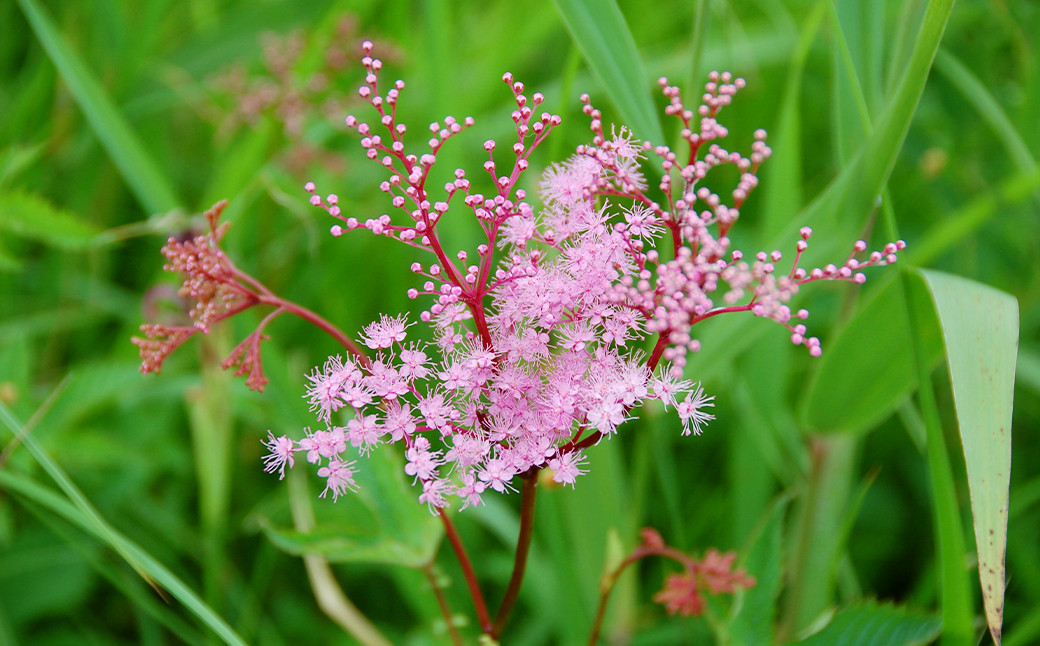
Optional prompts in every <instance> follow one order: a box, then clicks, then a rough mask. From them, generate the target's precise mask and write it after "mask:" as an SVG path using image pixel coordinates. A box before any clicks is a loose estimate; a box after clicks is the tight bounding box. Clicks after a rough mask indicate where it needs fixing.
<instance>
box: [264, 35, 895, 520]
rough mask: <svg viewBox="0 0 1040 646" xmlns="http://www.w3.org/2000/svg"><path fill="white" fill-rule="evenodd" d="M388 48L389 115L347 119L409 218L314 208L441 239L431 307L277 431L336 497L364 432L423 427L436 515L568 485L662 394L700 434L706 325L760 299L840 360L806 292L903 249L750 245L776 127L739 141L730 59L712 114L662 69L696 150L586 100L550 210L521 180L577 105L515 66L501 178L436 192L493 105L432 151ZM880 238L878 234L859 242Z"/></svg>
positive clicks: (280, 456)
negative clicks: (805, 259) (564, 114)
mask: <svg viewBox="0 0 1040 646" xmlns="http://www.w3.org/2000/svg"><path fill="white" fill-rule="evenodd" d="M371 49H372V47H371V43H366V44H365V46H364V50H365V58H364V59H363V64H364V66H365V68H366V71H367V76H366V81H365V85H364V86H363V87H362V88H361V90H360V95H361V97H362V98H363V99H364V100H366V101H367V102H368V103H370V104H371V105H372V106H373V108H374V109H375V110H376V112H377V113H378V114H379V126H378V127H374V126H370V125H369V124H368V123H364V122H362V121H359V120H358V119H357V118H355V117H353V116H351V117H348V118H347V120H346V122H347V125H348V126H350V127H352V128H356V129H357V131H358V132H359V134H360V135H361V136H362V140H361V145H362V147H363V148H364V149H365V150H366V153H367V156H368V157H369V158H370V159H372V160H374V161H375V162H377V163H379V164H380V165H381V166H383V167H384V169H385V171H386V173H387V179H386V180H385V181H384V182H383V183H382V184H381V189H382V190H383V191H384V192H385V193H387V194H388V195H389V196H390V197H391V203H392V204H393V206H394V209H395V213H396V215H395V216H394V217H391V216H390V215H389V214H384V215H382V216H380V217H378V218H370V219H364V220H362V219H359V218H355V217H352V216H349V215H346V214H344V213H342V212H341V210H340V206H339V205H338V198H337V196H336V195H331V194H330V195H326V196H324V197H323V196H322V195H320V194H318V193H317V189H316V187H315V186H314V185H313V184H312V183H308V185H307V190H308V191H309V192H310V193H311V195H312V197H311V203H312V204H314V205H315V206H320V207H322V208H324V209H326V210H327V211H328V213H329V214H330V215H331V216H333V217H335V218H337V219H338V220H339V221H340V223H339V224H337V225H335V226H334V227H333V228H332V234H333V235H336V236H339V235H342V234H343V233H345V232H347V231H351V230H355V229H367V230H369V231H371V232H372V233H374V234H377V235H382V236H386V237H390V238H395V239H397V240H399V241H401V242H404V243H405V244H407V245H410V246H412V247H414V248H417V249H419V250H421V251H422V252H425V253H429V254H432V255H433V258H432V259H431V260H429V261H427V262H425V263H423V262H415V263H413V264H412V266H411V270H412V272H414V273H415V274H416V275H417V276H420V277H421V281H422V284H421V285H419V286H417V287H416V288H413V289H411V290H409V296H410V297H411V298H413V299H418V298H422V299H426V302H428V303H429V305H428V307H427V308H426V309H424V310H423V311H421V312H420V313H418V315H417V316H416V317H415V318H417V319H418V321H416V320H413V318H412V317H410V316H408V315H402V316H393V317H392V316H385V315H384V316H383V317H381V318H380V320H378V321H376V322H373V323H372V324H371V325H369V326H368V327H366V328H365V330H364V334H363V335H362V337H361V339H360V340H361V342H362V343H363V344H364V345H365V346H367V347H368V348H369V349H370V350H371V351H372V352H371V353H361V352H353V353H351V354H349V355H348V356H346V357H345V358H344V357H341V356H336V357H331V358H330V359H329V360H328V361H326V362H325V363H324V365H322V366H320V367H318V368H315V369H314V371H313V372H312V373H311V374H310V376H309V380H310V386H309V388H308V391H307V395H306V396H307V398H308V399H309V401H310V403H311V408H312V410H313V411H314V412H315V413H316V414H317V416H318V418H319V420H320V421H321V422H322V423H323V424H324V425H325V426H326V428H325V429H323V430H316V431H309V430H308V431H307V433H306V436H305V437H304V438H303V439H301V440H299V441H298V442H293V441H292V440H290V439H288V438H287V437H285V436H282V437H275V436H274V435H273V434H272V435H270V436H269V438H268V442H267V445H268V448H269V450H270V451H271V454H270V455H269V456H268V458H267V469H268V470H269V471H279V472H284V468H285V466H286V465H290V466H291V465H292V463H293V457H294V454H295V453H297V452H301V451H302V452H304V453H305V454H306V459H307V460H308V461H309V462H311V463H315V464H318V465H319V467H320V468H319V475H322V476H324V477H326V479H327V480H326V481H327V486H326V489H325V492H324V493H323V495H325V493H328V492H331V493H332V494H333V497H337V496H339V495H341V494H343V493H345V492H346V491H348V490H351V489H354V488H355V487H356V484H355V482H354V478H353V474H354V469H355V465H354V463H353V462H352V461H351V460H350V459H349V458H348V452H347V446H348V445H350V446H351V447H353V448H354V449H356V450H357V452H360V453H361V454H365V453H367V452H368V451H370V450H372V449H373V448H374V447H376V446H378V445H380V444H387V443H394V442H401V443H403V444H404V447H405V457H406V459H407V465H406V467H405V470H406V472H407V474H408V475H409V476H411V477H413V478H414V481H415V483H416V484H417V485H419V486H421V488H422V493H421V494H420V500H421V501H422V502H425V503H427V504H428V505H429V506H430V507H431V510H433V511H436V510H437V509H440V508H443V507H446V506H448V505H449V504H450V501H451V500H452V499H461V506H462V507H466V506H469V505H474V504H478V503H479V502H480V501H481V496H482V494H484V493H485V492H486V491H487V490H488V489H492V490H494V491H497V492H507V491H510V490H513V489H515V487H516V485H515V484H514V478H517V477H518V476H520V477H530V476H531V475H533V474H534V473H535V472H537V471H538V470H541V469H545V468H548V469H550V470H551V471H552V472H553V479H554V480H556V481H557V482H560V483H566V484H573V483H574V482H575V479H576V478H577V477H578V476H579V475H581V474H582V473H584V471H585V470H584V468H583V464H584V457H583V450H584V449H585V448H587V447H588V446H590V445H592V444H594V443H596V442H598V441H599V440H600V439H602V438H603V437H604V436H611V435H613V434H614V433H616V432H617V430H618V427H619V426H620V425H621V424H622V423H623V422H625V421H626V420H628V419H631V418H632V417H633V416H634V414H635V410H636V409H637V408H638V407H639V406H641V405H643V404H644V403H646V402H647V401H648V400H653V399H656V400H659V401H661V402H662V403H663V404H664V406H665V408H666V409H674V410H675V411H676V414H677V416H678V418H679V420H680V422H681V423H682V426H683V433H684V434H691V433H693V434H699V433H700V432H701V430H702V428H703V425H704V424H705V423H707V422H708V421H710V420H711V419H713V416H712V415H711V414H710V413H709V412H707V409H709V408H710V407H712V406H713V399H714V398H713V397H712V396H707V395H705V393H704V391H703V389H702V388H701V387H700V385H699V384H695V383H694V382H692V381H690V380H686V379H684V378H683V371H684V367H685V365H686V360H687V356H688V355H689V354H690V353H692V352H696V351H697V350H698V348H699V343H698V341H697V339H696V338H694V336H693V334H692V327H693V325H695V324H696V323H698V322H700V321H702V320H704V319H706V318H709V317H712V316H715V315H717V314H720V313H725V312H737V311H750V312H752V313H753V314H755V315H758V316H763V317H767V318H771V319H773V320H775V321H777V322H779V323H780V324H782V325H784V326H786V327H787V328H788V330H789V331H790V334H791V339H792V341H793V342H794V343H796V344H800V345H805V346H806V347H807V348H808V349H809V351H810V353H811V354H813V355H818V354H819V352H820V346H819V341H818V340H817V339H815V338H814V337H807V336H806V329H805V326H804V324H802V323H797V324H792V323H791V321H792V319H805V318H806V317H807V312H805V311H804V310H802V311H799V312H796V313H792V311H791V310H790V308H789V306H788V302H789V301H790V299H791V297H792V296H793V295H794V294H795V293H796V292H797V291H798V289H799V287H800V286H801V285H803V284H805V283H808V282H813V281H817V280H848V281H853V282H862V281H863V279H864V277H863V274H862V273H860V272H859V269H861V268H862V267H865V266H869V265H878V264H887V263H891V262H894V261H895V254H896V252H897V251H898V250H899V249H901V248H902V246H903V245H902V243H901V242H900V243H893V244H890V245H888V246H887V247H886V248H885V249H884V250H883V251H880V252H875V253H874V254H871V255H870V256H869V258H867V259H866V260H864V261H859V260H857V259H856V258H855V257H854V256H850V257H849V258H848V259H847V260H846V261H845V262H844V264H843V265H842V266H840V267H838V266H830V265H829V266H827V267H823V268H819V269H813V270H811V271H806V270H803V269H801V268H799V267H798V261H799V259H800V258H801V255H802V252H804V251H805V249H806V248H807V245H808V239H809V237H810V235H811V232H810V231H809V230H808V229H803V230H802V235H801V237H802V239H801V240H799V241H798V243H797V247H796V249H797V253H796V255H795V259H794V263H793V266H792V267H791V269H790V270H789V271H788V272H787V273H780V274H778V272H777V268H776V263H778V262H779V261H780V260H781V253H780V252H779V251H772V252H769V253H766V252H761V253H758V254H756V255H755V256H754V260H753V261H751V262H749V261H748V260H745V258H744V255H743V254H742V253H741V252H740V251H736V250H732V249H731V248H730V240H729V238H728V235H727V234H728V231H729V230H730V228H731V227H732V226H733V224H734V223H735V222H736V220H737V218H738V217H739V211H740V207H741V205H742V204H743V203H744V201H745V200H746V199H747V197H748V196H749V195H750V193H751V192H752V191H753V190H754V188H755V186H756V185H757V182H758V180H757V176H756V172H757V170H758V168H759V166H760V164H761V163H762V162H763V161H764V160H765V159H766V158H768V157H769V154H770V150H769V148H768V147H767V146H766V145H765V133H764V132H763V131H758V132H756V133H755V142H754V143H753V145H752V152H751V153H750V155H749V156H747V157H745V156H743V155H741V154H740V153H735V152H730V151H727V150H725V149H724V148H722V147H721V146H720V145H719V143H718V141H719V140H721V139H722V138H723V137H725V136H726V135H727V131H726V129H725V128H724V127H723V126H722V125H720V124H719V122H718V121H717V116H718V114H719V111H720V110H721V109H722V108H723V107H724V106H725V105H727V104H729V102H730V101H731V100H732V98H733V96H734V95H735V94H736V93H737V91H738V90H739V89H740V88H741V87H742V86H743V80H742V79H732V78H731V77H730V76H729V75H728V74H717V73H713V74H712V76H711V78H710V80H709V82H708V83H707V85H706V86H705V92H704V94H703V97H702V104H701V105H700V106H699V107H698V108H697V110H696V111H691V110H688V109H687V108H686V107H685V106H684V105H683V103H682V98H681V95H680V93H679V90H678V89H677V88H675V87H672V86H669V85H667V82H666V81H665V80H664V79H661V86H662V88H663V90H664V93H665V95H666V96H667V97H668V98H669V99H670V105H669V107H668V110H667V111H668V113H669V114H672V115H675V116H676V117H677V118H679V119H680V120H681V121H682V123H683V126H684V129H683V132H682V136H683V137H684V139H685V141H686V142H687V144H688V149H689V150H688V153H684V155H683V156H682V159H680V156H679V155H677V154H676V153H675V152H673V151H671V150H670V149H669V148H667V147H665V146H653V145H651V144H650V143H640V142H639V141H637V140H635V139H634V138H633V135H632V133H631V132H629V131H628V130H627V129H626V128H620V129H612V131H611V133H612V134H611V135H610V136H609V137H608V136H607V135H606V134H605V132H604V129H603V124H602V121H601V117H600V113H599V111H598V110H596V109H595V108H593V107H592V105H591V102H590V101H589V98H588V97H587V96H584V97H582V100H583V104H584V111H585V113H586V114H587V115H588V116H589V117H590V118H591V129H592V132H593V139H592V142H591V144H589V145H585V146H581V147H579V148H578V149H577V152H576V154H575V155H574V156H573V157H571V158H570V159H569V160H567V161H566V162H564V163H561V164H554V165H553V166H551V167H550V168H549V169H548V170H547V171H546V172H545V174H544V176H543V179H542V181H541V183H540V187H541V191H540V193H541V198H542V199H541V202H542V206H541V207H539V206H537V205H535V204H534V203H532V202H531V201H529V200H528V196H527V194H526V192H525V191H524V190H523V189H521V188H518V183H519V180H520V178H521V175H522V174H523V173H524V172H525V171H527V170H528V168H529V161H528V160H529V156H530V154H531V152H532V151H533V150H534V149H535V148H536V147H537V146H538V145H539V144H540V143H542V142H543V141H544V140H545V137H546V136H547V135H548V133H549V132H550V131H551V130H552V129H553V128H554V127H556V126H557V125H559V123H560V118H559V117H558V116H555V115H552V114H549V113H547V112H541V113H537V112H536V111H537V110H538V109H539V107H540V105H541V103H542V101H543V97H542V95H541V94H538V93H535V94H532V95H531V96H527V95H526V94H524V86H523V84H522V83H519V82H517V81H515V80H514V79H513V78H512V76H511V75H509V74H506V75H505V77H504V81H505V82H506V83H507V84H508V85H509V87H510V88H511V90H512V92H513V95H514V99H515V104H516V109H515V110H514V111H513V114H512V118H513V121H514V123H515V126H516V128H515V131H516V141H515V142H514V143H512V144H511V145H510V146H509V148H508V152H506V153H505V154H504V155H502V154H501V153H500V154H499V159H498V160H497V161H496V154H495V153H496V150H497V149H498V143H497V142H495V141H493V140H489V141H487V142H485V143H484V146H483V148H484V150H485V151H486V154H487V156H488V161H486V162H485V163H484V166H483V170H484V171H485V172H486V173H487V174H488V175H489V176H490V182H491V184H492V186H493V187H494V188H493V189H492V192H491V193H490V194H489V195H484V194H481V193H478V192H476V191H475V189H474V188H473V186H472V185H471V183H470V180H469V179H468V178H467V176H466V173H465V171H464V170H462V169H459V170H456V171H455V172H454V175H453V177H454V179H453V180H452V181H451V182H449V183H447V184H446V185H445V186H444V187H443V194H441V193H440V192H439V191H436V192H435V191H434V190H433V189H432V188H431V187H430V186H429V185H428V180H429V177H430V170H431V168H432V167H433V166H434V164H435V163H436V161H437V155H438V153H439V151H440V149H441V147H442V146H443V145H444V144H445V142H446V141H447V140H448V139H450V138H452V137H453V136H454V135H456V134H458V133H459V132H461V131H462V130H464V129H465V128H466V127H468V126H469V125H471V124H472V119H469V118H467V119H465V120H463V121H461V122H459V121H457V120H455V119H453V118H451V117H448V118H446V119H445V120H444V123H443V124H439V123H434V124H431V126H430V128H429V131H430V133H431V138H430V139H429V140H428V143H427V146H426V149H425V150H423V151H422V152H411V150H412V149H411V148H407V147H406V145H405V135H406V132H407V128H406V126H405V125H404V124H402V123H399V122H398V121H397V118H396V107H397V101H398V99H399V96H400V93H401V90H402V89H403V88H404V83H403V82H402V81H397V82H396V83H394V84H393V86H392V87H391V88H390V89H388V90H387V91H386V93H385V94H380V89H379V85H378V81H379V71H380V69H381V62H380V61H379V60H378V59H374V58H371V57H370V56H369V54H370V53H371ZM377 130H378V132H377ZM651 155H652V156H653V157H655V158H657V159H658V160H659V163H660V168H661V171H662V179H661V180H660V181H659V183H658V186H657V189H658V190H659V193H660V196H661V197H660V198H659V199H657V200H654V199H651V198H650V197H649V196H648V181H647V179H646V177H645V175H644V174H643V169H642V165H643V163H644V162H645V161H646V159H647V157H649V156H651ZM506 160H508V162H506ZM500 164H501V166H500ZM722 164H731V165H734V166H736V167H737V168H738V169H739V171H740V172H741V176H740V179H739V182H738V184H737V187H736V188H735V189H733V191H732V193H731V194H730V197H731V198H732V199H731V200H724V199H723V198H722V197H720V196H719V195H717V194H716V193H714V192H712V191H711V189H709V188H708V187H706V186H705V185H704V180H705V178H706V177H707V175H708V174H709V172H710V171H711V170H712V169H713V168H714V167H716V166H719V165H722ZM727 202H729V204H727ZM460 212H466V213H467V214H468V215H469V216H472V217H473V218H474V221H475V224H476V226H479V227H480V228H481V230H482V231H483V233H484V234H485V236H486V240H485V241H484V242H482V244H480V245H478V246H477V247H476V249H472V250H452V249H449V248H447V247H446V244H445V242H444V241H443V240H442V238H441V237H440V235H439V233H438V225H439V223H440V221H441V219H442V218H444V217H449V213H450V214H451V215H450V217H462V216H461V215H459V213H460ZM865 248H866V245H865V244H864V243H862V242H860V243H857V244H856V245H855V246H854V251H853V254H856V253H858V252H862V251H864V250H865ZM420 323H421V324H423V325H425V326H427V327H428V328H429V333H428V334H424V335H418V336H419V337H421V338H427V339H430V340H429V341H427V342H424V341H421V340H417V339H415V338H413V337H412V336H410V335H409V332H410V328H411V327H412V326H415V325H418V324H420ZM651 344H652V345H651ZM644 345H646V346H648V347H649V348H650V349H649V350H646V349H644ZM344 413H349V415H344ZM344 417H346V418H347V419H346V420H345V422H344ZM350 455H353V453H350Z"/></svg>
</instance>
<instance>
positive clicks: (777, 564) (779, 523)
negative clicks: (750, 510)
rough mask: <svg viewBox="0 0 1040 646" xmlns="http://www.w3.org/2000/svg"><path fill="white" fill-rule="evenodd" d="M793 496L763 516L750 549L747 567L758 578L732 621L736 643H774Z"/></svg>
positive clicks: (757, 645) (776, 503)
mask: <svg viewBox="0 0 1040 646" xmlns="http://www.w3.org/2000/svg"><path fill="white" fill-rule="evenodd" d="M788 503H790V498H789V497H787V496H783V497H781V498H779V499H777V500H775V501H774V502H773V504H772V505H771V506H770V507H769V508H768V509H767V513H765V514H764V515H763V517H762V519H760V522H759V527H758V528H757V531H756V532H755V535H754V539H753V541H752V542H751V543H750V547H749V549H747V551H746V553H747V559H746V560H745V561H744V567H745V568H746V569H747V572H748V574H750V575H752V576H754V577H755V585H754V587H752V588H750V589H749V590H747V591H746V592H744V593H743V595H744V599H743V605H742V607H741V609H740V612H739V613H738V614H737V616H736V617H735V618H734V619H733V621H732V622H731V623H730V626H729V630H730V637H731V638H732V640H733V643H735V644H744V645H745V646H771V645H772V644H773V621H774V619H775V618H776V600H777V598H778V597H779V596H780V590H781V588H782V575H783V568H782V567H781V563H782V562H783V531H782V530H783V524H784V514H785V513H786V511H787V506H788Z"/></svg>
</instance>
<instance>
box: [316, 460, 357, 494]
mask: <svg viewBox="0 0 1040 646" xmlns="http://www.w3.org/2000/svg"><path fill="white" fill-rule="evenodd" d="M353 466H354V462H342V461H340V460H330V461H329V464H328V466H324V467H322V468H320V469H318V475H319V476H320V477H322V478H325V489H324V490H323V491H322V492H321V494H320V495H319V497H321V498H324V497H325V494H327V493H328V492H329V491H331V492H332V499H333V500H336V499H337V498H339V497H340V496H341V495H343V494H345V493H346V492H347V491H357V490H358V485H357V483H356V482H354V469H353Z"/></svg>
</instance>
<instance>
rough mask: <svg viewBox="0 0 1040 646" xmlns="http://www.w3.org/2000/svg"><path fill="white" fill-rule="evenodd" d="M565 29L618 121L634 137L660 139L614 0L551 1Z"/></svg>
mask: <svg viewBox="0 0 1040 646" xmlns="http://www.w3.org/2000/svg"><path fill="white" fill-rule="evenodd" d="M554 3H555V4H556V9H557V10H558V11H559V12H560V16H561V17H562V18H563V22H564V24H565V25H566V26H567V31H569V32H570V34H571V37H572V38H573V39H574V44H575V45H577V46H578V49H580V50H581V53H582V54H584V56H585V60H586V61H587V62H588V64H589V68H590V69H591V70H592V73H593V75H594V76H595V77H596V80H597V81H599V84H600V86H601V87H602V88H603V90H604V91H605V92H606V94H607V96H608V97H610V100H611V102H612V103H613V104H614V106H615V107H616V108H617V111H618V113H620V115H621V118H622V120H623V121H624V122H625V123H626V124H628V126H629V127H631V128H632V129H633V130H634V131H635V134H636V137H638V138H640V139H643V140H649V141H652V142H653V143H654V144H656V145H660V144H662V143H664V131H663V130H662V128H661V121H660V119H659V118H658V116H657V111H656V110H655V109H654V103H653V101H652V100H651V99H650V94H649V92H647V81H648V79H647V77H646V69H645V67H644V66H643V59H642V58H641V57H640V55H639V49H638V48H637V47H636V41H635V39H634V38H633V37H632V32H631V31H629V29H628V25H627V24H626V23H625V17H624V15H622V13H621V9H620V8H618V5H617V2H615V1H614V0H554Z"/></svg>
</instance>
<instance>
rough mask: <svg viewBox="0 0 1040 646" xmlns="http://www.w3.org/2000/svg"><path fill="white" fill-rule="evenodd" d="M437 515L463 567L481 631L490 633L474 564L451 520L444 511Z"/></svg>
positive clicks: (489, 617)
mask: <svg viewBox="0 0 1040 646" xmlns="http://www.w3.org/2000/svg"><path fill="white" fill-rule="evenodd" d="M437 515H438V516H440V518H441V522H442V523H443V524H444V531H445V533H446V534H447V535H448V542H449V543H451V548H452V549H453V550H455V556H456V558H458V560H459V566H461V567H462V575H463V576H464V577H465V578H466V585H467V586H468V587H469V595H470V596H471V597H473V605H474V607H475V608H476V610H477V621H478V622H479V623H480V629H481V630H482V631H483V632H485V633H490V632H491V630H492V625H491V616H490V615H488V611H487V603H485V601H484V595H483V593H481V591H480V585H479V584H478V583H477V575H476V574H475V573H474V572H473V564H472V563H471V562H470V560H469V556H468V555H467V554H466V548H465V547H464V546H463V545H462V540H461V539H460V538H459V533H458V532H457V531H455V525H454V524H452V522H451V519H450V518H448V515H447V514H446V513H444V510H438V512H437Z"/></svg>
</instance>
